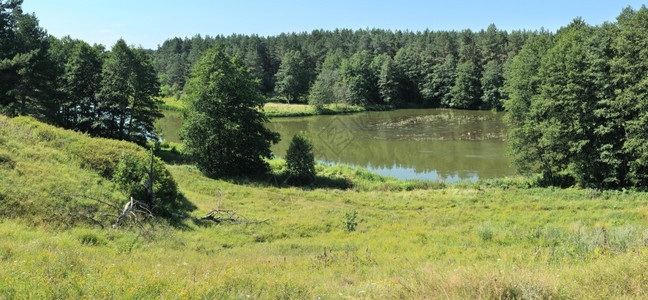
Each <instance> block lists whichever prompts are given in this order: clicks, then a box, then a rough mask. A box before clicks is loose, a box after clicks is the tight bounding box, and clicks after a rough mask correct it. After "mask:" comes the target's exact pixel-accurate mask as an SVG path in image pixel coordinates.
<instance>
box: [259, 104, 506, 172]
mask: <svg viewBox="0 0 648 300" xmlns="http://www.w3.org/2000/svg"><path fill="white" fill-rule="evenodd" d="M501 116H502V114H499V113H492V112H483V111H477V112H476V111H454V110H438V109H437V110H430V109H426V110H398V111H390V112H371V113H363V114H354V115H344V116H316V117H304V118H285V119H275V120H273V121H272V124H270V125H269V126H270V127H271V129H272V130H275V131H278V132H280V133H281V134H282V140H283V141H282V143H280V144H279V145H275V146H274V147H273V148H272V149H273V151H274V152H275V154H276V155H277V156H283V155H285V151H286V149H287V147H288V145H287V144H288V143H287V142H286V141H289V140H290V138H291V137H292V135H294V134H296V133H297V132H299V131H300V130H306V131H308V133H309V136H310V137H311V139H312V141H313V146H314V150H315V157H316V159H318V160H324V161H328V162H335V163H345V164H351V165H355V166H361V167H367V166H371V167H372V168H375V169H394V168H399V169H408V170H405V171H407V172H416V173H431V174H434V173H433V172H434V171H436V172H437V173H436V176H438V177H441V178H442V179H445V178H447V177H453V176H459V177H461V178H462V179H466V178H471V177H473V178H474V177H475V174H477V176H479V177H480V178H489V177H500V176H507V175H512V174H513V170H512V169H511V168H510V167H509V162H508V160H507V159H506V158H505V157H504V152H505V143H504V142H503V136H504V135H505V128H504V125H503V124H502V121H501ZM394 124H399V125H398V126H396V125H394ZM405 171H404V172H405ZM430 176H433V175H430ZM429 179H432V180H434V179H436V178H429Z"/></svg>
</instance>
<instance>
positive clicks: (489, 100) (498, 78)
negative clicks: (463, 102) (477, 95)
mask: <svg viewBox="0 0 648 300" xmlns="http://www.w3.org/2000/svg"><path fill="white" fill-rule="evenodd" d="M481 88H482V92H483V94H482V96H481V101H482V103H483V104H482V108H485V109H497V110H500V109H502V94H503V91H502V89H503V88H504V77H503V76H502V70H501V68H500V66H499V65H498V63H497V62H496V61H494V60H491V61H489V62H487V63H486V65H485V66H484V72H483V74H482V78H481Z"/></svg>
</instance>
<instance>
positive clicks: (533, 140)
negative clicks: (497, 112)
mask: <svg viewBox="0 0 648 300" xmlns="http://www.w3.org/2000/svg"><path fill="white" fill-rule="evenodd" d="M647 20H648V10H646V9H645V8H642V9H641V10H639V11H636V12H635V11H632V10H625V11H624V12H623V13H622V15H621V16H620V17H619V23H618V24H616V25H611V24H604V25H603V26H600V27H592V26H589V25H587V24H585V23H584V22H583V21H582V20H580V19H576V20H574V21H573V22H572V23H571V24H570V25H569V26H567V27H564V28H562V29H561V30H560V31H559V32H558V33H557V35H556V37H555V38H554V39H553V40H552V39H550V38H548V35H539V36H537V37H534V38H532V39H530V40H529V41H528V42H527V44H526V45H525V46H524V48H523V49H522V50H521V51H520V53H519V54H518V55H517V56H516V57H515V58H513V59H512V61H511V63H510V64H509V65H508V68H507V74H506V84H505V85H506V90H507V93H508V94H509V98H510V100H508V101H507V102H506V103H505V107H506V109H507V111H508V114H507V117H506V120H507V123H508V124H509V126H510V127H511V129H510V130H509V139H508V140H509V147H510V152H511V154H512V157H513V161H514V163H515V164H516V165H517V167H518V169H519V170H520V171H522V172H524V171H530V172H538V173H541V174H542V182H544V183H545V184H549V185H558V186H565V185H571V184H573V183H576V184H578V185H579V186H582V187H595V188H622V187H639V188H645V187H646V186H648V181H647V180H646V179H648V177H646V175H645V174H647V173H648V167H646V166H648V164H645V161H646V160H645V157H648V154H646V153H648V150H647V149H648V148H646V147H645V145H646V142H645V141H646V140H647V139H648V136H646V135H645V130H644V128H645V127H646V125H648V124H644V123H645V122H643V120H644V119H645V115H646V114H645V111H646V110H645V109H644V108H645V107H646V105H644V104H645V103H643V102H642V101H643V100H642V99H645V98H646V97H644V96H645V95H644V94H648V93H644V92H642V91H643V90H644V88H643V83H641V82H643V81H642V79H640V78H641V76H639V77H638V74H643V73H646V70H648V68H647V67H645V66H646V64H645V60H644V59H643V58H640V57H642V54H641V51H644V50H645V47H644V46H646V45H643V44H642V41H643V39H642V38H640V37H641V36H644V35H646V36H648V34H647V33H646V32H648V31H646V29H645V28H646V26H645V25H646V24H648V21H647ZM640 128H641V129H640Z"/></svg>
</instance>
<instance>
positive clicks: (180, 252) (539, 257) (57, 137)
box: [0, 117, 648, 298]
mask: <svg viewBox="0 0 648 300" xmlns="http://www.w3.org/2000/svg"><path fill="white" fill-rule="evenodd" d="M0 122H2V127H0V128H1V130H0V133H1V134H0V144H1V145H2V147H0V149H2V150H1V151H2V153H0V175H1V176H2V178H3V180H2V182H1V184H0V199H2V204H3V205H2V206H1V208H2V209H1V210H0V213H1V214H2V219H3V221H2V222H0V237H2V238H0V294H2V295H4V296H5V297H7V298H23V297H36V298H77V297H89V298H101V297H111V296H114V297H126V298H128V297H139V298H149V297H167V298H187V297H188V298H211V297H225V298H237V297H248V296H249V297H251V298H316V297H322V298H344V297H350V298H426V297H433V296H440V297H450V298H455V297H463V298H525V297H528V298H592V297H608V298H619V297H621V298H624V297H625V298H642V297H645V296H646V294H645V291H646V289H645V287H646V284H648V283H647V282H646V279H645V269H646V267H648V265H646V261H647V260H646V255H648V248H646V240H647V239H648V227H647V226H646V225H645V220H646V218H648V210H646V207H648V203H646V201H647V200H646V199H648V195H646V194H645V193H640V192H634V191H600V190H595V189H574V188H570V189H549V188H537V187H534V184H533V181H532V180H530V179H527V178H512V179H499V180H492V181H487V182H478V183H461V184H443V183H430V182H420V183H416V182H405V181H399V180H395V179H389V178H384V177H380V176H376V175H375V174H371V173H369V172H366V171H363V170H358V169H352V168H348V167H346V168H343V167H341V166H332V167H325V166H321V165H318V166H317V169H318V170H317V176H318V177H321V178H322V180H323V179H324V178H327V181H329V182H331V181H335V182H347V183H350V186H351V187H350V188H349V187H347V188H343V187H341V186H338V187H336V186H334V185H329V187H326V186H325V185H320V186H319V187H318V186H311V187H308V186H307V187H290V186H284V185H281V181H280V180H278V181H279V182H278V184H279V185H277V183H276V182H275V180H274V179H272V177H269V178H268V179H269V180H267V181H266V180H251V179H210V178H207V177H205V176H204V175H203V174H202V173H201V172H200V171H199V170H198V169H197V168H196V167H194V166H192V165H185V164H174V165H166V169H168V171H169V174H170V176H171V177H172V178H173V179H174V181H175V182H176V183H177V187H178V191H179V193H180V194H182V195H183V196H184V198H185V199H186V203H187V205H186V206H185V207H187V208H188V209H187V210H185V212H184V213H185V214H188V215H192V216H203V215H206V214H208V213H209V212H210V211H211V210H213V209H216V208H220V209H231V210H235V211H236V213H237V214H239V215H243V216H245V217H246V218H247V219H248V220H250V221H262V220H266V219H269V220H268V221H267V222H263V223H255V224H248V225H244V224H239V225H236V224H230V225H228V224H226V223H223V224H220V225H217V224H216V223H214V222H212V221H191V220H190V219H186V220H174V219H173V218H168V217H167V218H162V217H155V218H152V219H150V218H147V219H143V220H140V223H139V225H140V226H138V225H137V223H135V221H134V220H131V222H132V223H127V224H130V225H128V226H122V227H118V228H115V229H112V230H107V229H102V226H108V225H110V224H111V223H113V222H114V219H115V218H116V216H117V214H118V212H117V211H116V210H115V209H113V208H111V207H107V206H105V205H104V204H102V203H100V202H97V201H95V200H92V199H90V198H91V197H92V198H97V199H102V200H105V201H114V203H115V204H116V205H117V204H119V205H121V204H123V203H125V202H126V198H127V195H126V194H125V193H124V192H122V190H120V189H115V188H114V184H116V183H115V181H113V180H109V179H107V178H106V177H103V175H101V172H100V169H97V168H96V167H95V165H99V166H102V165H103V164H90V162H93V161H104V160H98V159H99V158H101V157H102V156H100V153H97V152H95V151H91V153H90V152H88V153H86V152H81V153H79V152H78V151H81V150H83V149H88V147H81V148H78V147H79V145H87V144H92V145H93V147H92V149H93V150H96V149H113V150H115V151H114V152H119V150H121V151H125V152H133V151H134V152H135V153H137V152H140V151H142V152H145V151H144V150H143V149H142V148H140V147H138V146H136V145H134V144H131V143H126V142H114V141H110V140H105V139H97V138H90V137H87V136H85V135H82V134H79V133H75V132H71V131H65V130H62V129H56V128H53V127H51V126H48V125H44V124H40V123H38V122H36V121H34V120H32V119H27V118H19V119H9V118H5V117H2V118H1V119H0ZM73 140H74V142H73V143H72V141H73ZM28 149H29V150H28ZM165 149H167V150H166V151H172V150H169V149H168V148H165V147H161V148H160V151H165ZM112 152H113V151H112V150H111V151H109V152H106V153H112ZM83 153H86V154H87V155H92V156H91V157H92V158H94V159H89V158H83V155H85V154H83ZM106 157H109V156H106ZM270 165H271V166H272V169H273V170H274V171H273V172H276V174H281V173H282V169H283V168H285V163H284V162H283V161H279V160H277V161H272V162H270ZM335 178H338V179H335ZM390 182H391V183H390ZM81 195H85V196H87V197H82V196H81ZM93 209H98V210H99V211H98V213H97V214H95V215H89V214H87V213H88V212H90V211H93ZM354 212H355V213H354ZM90 218H94V219H95V220H91V219H90ZM350 218H351V219H350ZM70 220H73V221H70ZM95 221H97V222H95ZM348 224H355V226H354V229H355V230H353V231H350V230H349V229H348Z"/></svg>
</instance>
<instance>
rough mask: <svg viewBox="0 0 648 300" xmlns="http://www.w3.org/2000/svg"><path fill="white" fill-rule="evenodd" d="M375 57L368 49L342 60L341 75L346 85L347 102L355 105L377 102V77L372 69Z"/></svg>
mask: <svg viewBox="0 0 648 300" xmlns="http://www.w3.org/2000/svg"><path fill="white" fill-rule="evenodd" d="M372 60H373V58H372V57H371V54H369V52H367V51H361V52H358V53H356V54H354V55H353V56H351V57H350V58H349V59H345V60H344V61H342V66H341V67H340V77H341V79H342V83H343V84H344V86H345V87H346V92H345V99H346V102H347V103H349V104H353V105H369V104H375V103H376V100H377V99H378V95H377V91H378V90H377V88H376V86H377V83H378V81H377V78H376V75H375V74H374V73H373V72H372V70H371V63H372Z"/></svg>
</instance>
